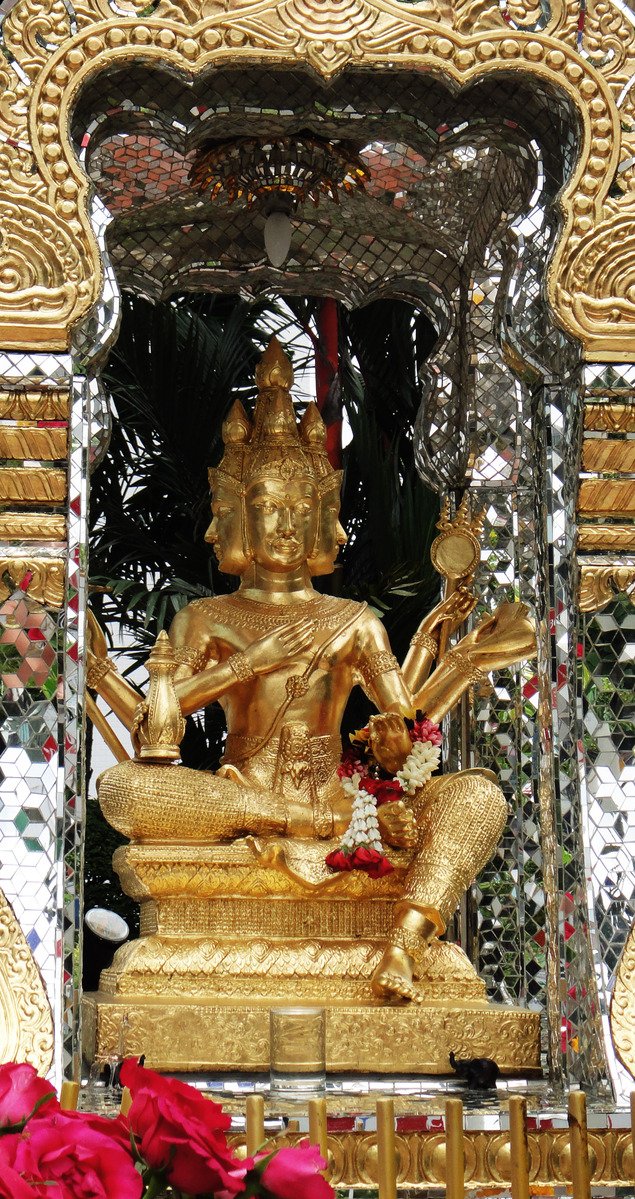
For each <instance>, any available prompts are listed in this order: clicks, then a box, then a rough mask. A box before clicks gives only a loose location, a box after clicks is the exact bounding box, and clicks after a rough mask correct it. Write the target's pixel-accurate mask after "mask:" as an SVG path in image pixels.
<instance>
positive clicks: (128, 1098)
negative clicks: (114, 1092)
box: [119, 1087, 132, 1116]
mask: <svg viewBox="0 0 635 1199" xmlns="http://www.w3.org/2000/svg"><path fill="white" fill-rule="evenodd" d="M131 1107H132V1095H131V1094H130V1091H129V1090H128V1088H127V1087H124V1088H123V1091H122V1092H121V1103H120V1105H119V1114H120V1116H127V1115H128V1112H129V1111H130V1108H131Z"/></svg>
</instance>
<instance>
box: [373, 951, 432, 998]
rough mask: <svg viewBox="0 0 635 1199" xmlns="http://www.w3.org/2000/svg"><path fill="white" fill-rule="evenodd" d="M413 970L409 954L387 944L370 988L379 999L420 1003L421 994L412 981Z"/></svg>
mask: <svg viewBox="0 0 635 1199" xmlns="http://www.w3.org/2000/svg"><path fill="white" fill-rule="evenodd" d="M413 970H414V963H413V961H412V958H411V957H410V955H409V954H407V953H406V952H405V950H404V949H399V948H398V946H396V945H388V946H387V947H386V949H385V950H384V952H383V954H382V958H381V961H380V963H379V965H378V967H377V969H376V970H375V973H374V974H373V977H372V979H371V982H370V985H371V988H372V990H373V991H374V992H375V995H378V996H379V998H380V999H388V1000H391V999H392V1000H404V999H410V1000H412V1002H413V1003H422V1002H423V995H422V994H421V991H419V990H418V988H417V987H415V986H414V984H413V981H412V973H413Z"/></svg>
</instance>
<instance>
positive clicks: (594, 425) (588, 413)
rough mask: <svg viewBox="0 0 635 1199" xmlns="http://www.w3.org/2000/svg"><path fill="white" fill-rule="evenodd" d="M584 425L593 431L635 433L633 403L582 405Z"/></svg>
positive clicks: (634, 405)
mask: <svg viewBox="0 0 635 1199" xmlns="http://www.w3.org/2000/svg"><path fill="white" fill-rule="evenodd" d="M584 427H585V429H588V430H592V431H593V432H595V433H635V403H631V404H619V403H618V404H607V403H598V402H597V401H593V402H591V403H588V402H587V403H586V404H585V405H584Z"/></svg>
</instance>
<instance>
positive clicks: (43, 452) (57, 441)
mask: <svg viewBox="0 0 635 1199" xmlns="http://www.w3.org/2000/svg"><path fill="white" fill-rule="evenodd" d="M66 450H67V432H66V429H40V428H38V426H37V425H33V426H31V427H29V426H28V425H2V426H0V458H22V459H23V458H27V459H29V460H30V461H34V460H35V461H55V460H58V461H59V460H61V459H63V458H65V457H66Z"/></svg>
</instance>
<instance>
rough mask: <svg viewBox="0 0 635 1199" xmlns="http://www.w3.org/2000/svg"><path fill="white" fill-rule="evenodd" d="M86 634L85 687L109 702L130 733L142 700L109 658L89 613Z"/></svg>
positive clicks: (100, 634)
mask: <svg viewBox="0 0 635 1199" xmlns="http://www.w3.org/2000/svg"><path fill="white" fill-rule="evenodd" d="M86 632H87V654H86V684H87V686H88V687H90V688H91V689H92V690H93V691H96V692H97V694H98V695H101V696H102V697H103V698H104V699H105V700H106V703H107V704H109V705H110V707H111V708H112V710H113V712H114V714H115V716H117V717H118V719H119V720H120V721H121V722H122V724H125V726H126V728H128V729H129V728H130V727H131V725H132V722H133V720H134V714H135V711H136V709H137V704H139V703H140V702H141V700H142V699H143V696H142V695H141V694H140V692H139V691H137V689H136V687H133V686H132V683H129V682H128V681H127V679H124V678H123V677H122V676H121V675H120V674H119V671H118V670H117V667H116V666H115V664H114V662H113V660H112V658H109V657H108V649H107V645H106V638H105V637H104V633H103V630H102V629H101V627H100V625H99V623H98V621H97V619H96V618H95V616H94V615H93V613H92V612H91V611H90V609H89V610H88V625H87V630H86Z"/></svg>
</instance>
